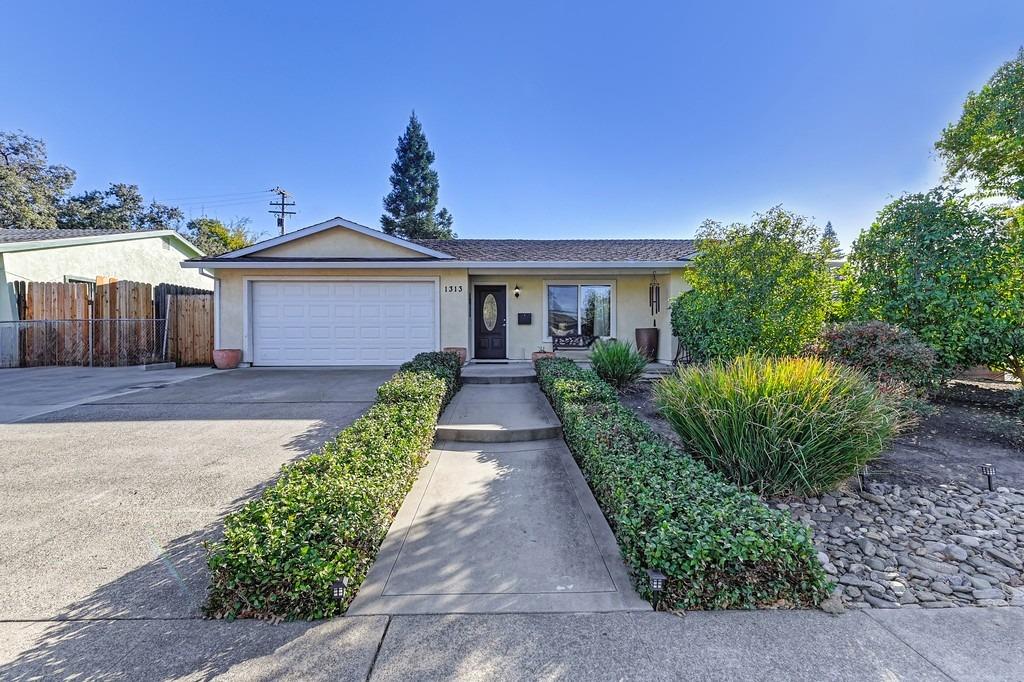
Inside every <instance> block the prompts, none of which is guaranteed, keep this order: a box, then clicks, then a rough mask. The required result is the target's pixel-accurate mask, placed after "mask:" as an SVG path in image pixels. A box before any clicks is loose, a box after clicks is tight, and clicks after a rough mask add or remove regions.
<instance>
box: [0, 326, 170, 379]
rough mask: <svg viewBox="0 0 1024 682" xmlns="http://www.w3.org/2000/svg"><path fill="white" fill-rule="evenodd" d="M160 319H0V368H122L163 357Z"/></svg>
mask: <svg viewBox="0 0 1024 682" xmlns="http://www.w3.org/2000/svg"><path fill="white" fill-rule="evenodd" d="M167 343H168V339H167V321H166V320H162V319H92V320H20V321H13V322H0V367H2V368H8V367H42V366H71V367H125V366H128V365H144V364H151V363H154V362H164V361H165V360H166V358H167V356H168V350H167Z"/></svg>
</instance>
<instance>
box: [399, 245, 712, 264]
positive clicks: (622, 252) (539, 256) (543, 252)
mask: <svg viewBox="0 0 1024 682" xmlns="http://www.w3.org/2000/svg"><path fill="white" fill-rule="evenodd" d="M412 241H414V242H416V243H417V244H421V245H422V246H426V247H428V248H431V249H434V250H436V251H441V252H443V253H447V254H449V255H451V256H453V257H455V258H456V259H457V260H467V261H488V262H510V261H522V262H536V261H567V262H628V261H674V260H685V259H686V258H689V257H690V256H692V255H693V253H694V252H695V251H696V246H695V244H694V240H692V239H415V240H412Z"/></svg>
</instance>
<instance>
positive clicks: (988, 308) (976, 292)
mask: <svg viewBox="0 0 1024 682" xmlns="http://www.w3.org/2000/svg"><path fill="white" fill-rule="evenodd" d="M1015 224H1016V223H1015V221H1014V220H1012V219H1008V218H1007V215H1006V209H1002V208H994V207H981V206H978V205H976V204H973V203H972V202H971V201H970V200H968V199H967V198H965V197H964V196H962V195H961V194H959V193H958V192H955V191H952V190H949V189H946V188H942V187H939V188H936V189H933V190H930V191H929V192H927V193H918V194H907V195H904V196H902V197H900V198H898V199H896V200H895V201H893V202H892V203H890V204H889V205H888V206H886V207H885V208H883V209H882V210H881V212H880V213H879V214H878V217H877V219H876V220H875V222H874V223H873V224H872V225H871V227H870V228H868V229H867V230H865V231H864V232H863V233H861V235H860V237H858V239H857V241H856V243H855V244H854V247H853V252H852V253H851V256H850V260H851V265H852V268H853V270H854V272H855V274H856V279H857V285H858V287H859V292H858V294H859V297H860V303H859V305H860V309H861V310H860V312H861V318H862V319H865V318H874V319H880V320H884V321H886V322H891V323H893V324H897V325H900V326H902V327H904V328H906V329H910V330H912V331H914V332H915V333H916V334H917V335H918V337H919V338H920V339H921V340H922V341H924V342H925V343H927V344H928V345H930V346H931V347H932V348H934V349H935V350H936V352H937V353H938V356H939V367H940V369H941V370H943V371H944V373H945V374H946V375H947V376H949V375H952V374H953V373H954V372H955V371H956V370H957V369H959V368H963V367H968V366H972V365H977V364H984V365H989V366H999V367H1006V366H1007V365H1008V364H1009V363H1011V362H1012V358H1013V357H1017V358H1018V359H1019V358H1020V351H1021V350H1024V348H1021V347H1018V349H1017V350H1016V351H1015V350H1014V349H1013V347H1012V344H1013V342H1014V341H1013V340H1014V338H1018V337H1016V336H1015V334H1017V331H1018V330H1019V329H1020V328H1021V325H1022V324H1024V286H1022V285H1024V274H1022V268H1024V238H1022V234H1024V232H1022V231H1021V230H1019V229H1015V228H1014V225H1015ZM1019 369H1020V368H1019V366H1018V370H1019Z"/></svg>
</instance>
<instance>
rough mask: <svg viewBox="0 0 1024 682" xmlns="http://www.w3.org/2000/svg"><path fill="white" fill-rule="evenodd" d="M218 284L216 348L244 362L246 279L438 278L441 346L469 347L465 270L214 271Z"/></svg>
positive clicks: (247, 357) (246, 354) (248, 350)
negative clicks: (227, 350) (233, 352)
mask: <svg viewBox="0 0 1024 682" xmlns="http://www.w3.org/2000/svg"><path fill="white" fill-rule="evenodd" d="M214 277H215V281H216V296H215V301H216V309H215V320H216V325H217V337H218V338H217V340H216V343H217V346H218V347H219V348H241V349H242V361H243V362H251V359H250V355H251V353H252V348H251V347H247V345H248V339H247V336H248V335H247V334H246V331H245V322H244V320H245V317H246V316H245V314H244V310H245V301H246V296H245V294H244V292H245V287H246V285H247V282H249V281H251V279H249V280H247V279H246V278H255V279H261V278H266V279H273V278H278V277H289V278H293V279H318V278H326V279H330V278H335V279H340V278H362V279H369V280H372V279H375V278H389V279H390V278H395V277H401V278H408V279H420V280H422V279H433V278H437V280H438V284H439V292H440V293H439V295H440V306H439V307H440V315H441V320H440V327H441V343H440V346H441V347H445V346H456V347H461V348H468V347H469V326H468V324H467V317H468V309H469V282H468V275H467V272H466V270H464V269H451V270H440V269H438V270H401V269H380V270H378V269H373V270H360V269H352V270H344V269H333V268H332V269H315V268H310V269H288V270H259V269H238V270H233V269H224V268H221V269H218V270H215V271H214Z"/></svg>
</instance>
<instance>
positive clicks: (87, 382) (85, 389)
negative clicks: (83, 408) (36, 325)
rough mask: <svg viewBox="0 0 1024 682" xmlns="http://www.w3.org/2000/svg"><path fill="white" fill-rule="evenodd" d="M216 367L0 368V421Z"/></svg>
mask: <svg viewBox="0 0 1024 682" xmlns="http://www.w3.org/2000/svg"><path fill="white" fill-rule="evenodd" d="M216 371H217V370H214V369H210V368H209V367H182V368H179V369H174V370H160V371H156V372H145V371H143V370H142V369H141V368H139V367H96V368H93V367H23V368H15V369H0V424H8V423H10V422H15V421H18V420H20V419H27V418H28V417H32V416H35V415H40V414H45V413H46V412H54V411H56V410H62V409H66V408H68V407H73V406H75V405H78V404H81V403H83V402H88V401H92V400H101V399H103V398H109V397H112V396H116V395H121V394H123V393H128V392H131V391H137V390H139V389H140V388H142V387H144V386H155V385H166V384H170V383H176V382H179V381H186V380H188V379H195V378H196V377H201V376H204V375H207V374H212V373H213V372H216Z"/></svg>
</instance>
